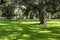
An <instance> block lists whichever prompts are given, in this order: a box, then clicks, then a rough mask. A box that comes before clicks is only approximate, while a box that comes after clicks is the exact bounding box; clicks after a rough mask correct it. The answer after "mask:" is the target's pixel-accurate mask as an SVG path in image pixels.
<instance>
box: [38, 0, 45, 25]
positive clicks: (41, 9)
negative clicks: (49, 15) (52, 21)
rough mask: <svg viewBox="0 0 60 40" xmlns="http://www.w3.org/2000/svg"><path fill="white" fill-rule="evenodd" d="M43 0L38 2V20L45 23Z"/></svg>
mask: <svg viewBox="0 0 60 40" xmlns="http://www.w3.org/2000/svg"><path fill="white" fill-rule="evenodd" d="M44 7H45V6H44V0H41V3H39V20H40V24H42V25H43V24H46V20H45V12H44V11H45V8H44Z"/></svg>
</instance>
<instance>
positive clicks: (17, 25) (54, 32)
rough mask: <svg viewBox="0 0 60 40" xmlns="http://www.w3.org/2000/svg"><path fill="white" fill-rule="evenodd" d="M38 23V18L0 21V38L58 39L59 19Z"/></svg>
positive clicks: (23, 39) (13, 39)
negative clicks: (43, 24)
mask: <svg viewBox="0 0 60 40" xmlns="http://www.w3.org/2000/svg"><path fill="white" fill-rule="evenodd" d="M38 24H39V21H38V20H10V21H8V20H5V21H0V40H60V20H56V19H55V20H47V25H45V26H42V25H38Z"/></svg>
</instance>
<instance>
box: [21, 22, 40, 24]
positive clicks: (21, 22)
mask: <svg viewBox="0 0 60 40" xmlns="http://www.w3.org/2000/svg"><path fill="white" fill-rule="evenodd" d="M34 23H39V22H21V24H34Z"/></svg>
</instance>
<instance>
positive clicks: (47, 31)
mask: <svg viewBox="0 0 60 40" xmlns="http://www.w3.org/2000/svg"><path fill="white" fill-rule="evenodd" d="M38 33H51V31H38Z"/></svg>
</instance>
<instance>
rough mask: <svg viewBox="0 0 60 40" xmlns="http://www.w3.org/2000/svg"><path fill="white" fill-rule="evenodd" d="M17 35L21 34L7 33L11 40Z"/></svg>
mask: <svg viewBox="0 0 60 40" xmlns="http://www.w3.org/2000/svg"><path fill="white" fill-rule="evenodd" d="M18 35H21V34H20V33H14V34H9V35H8V36H7V37H8V38H9V39H10V40H13V39H16V36H18Z"/></svg>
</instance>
